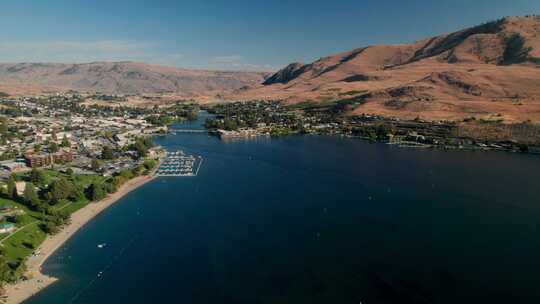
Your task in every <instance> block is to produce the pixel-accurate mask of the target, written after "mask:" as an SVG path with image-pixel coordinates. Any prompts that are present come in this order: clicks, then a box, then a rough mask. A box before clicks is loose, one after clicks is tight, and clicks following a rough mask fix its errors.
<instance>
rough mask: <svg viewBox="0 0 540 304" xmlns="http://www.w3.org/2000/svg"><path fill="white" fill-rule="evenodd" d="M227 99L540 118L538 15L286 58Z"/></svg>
mask: <svg viewBox="0 0 540 304" xmlns="http://www.w3.org/2000/svg"><path fill="white" fill-rule="evenodd" d="M229 97H230V98H231V99H240V100H250V99H278V100H284V101H285V102H287V103H299V102H309V103H332V102H340V101H341V102H342V103H344V104H347V105H349V107H348V110H349V113H355V114H360V113H366V114H368V113H369V114H381V115H386V116H394V117H400V118H406V119H414V118H416V117H420V118H422V119H427V120H459V119H464V118H470V117H476V118H483V119H497V120H502V121H505V122H516V121H524V120H532V121H537V122H538V121H540V17H538V16H528V17H510V18H505V19H501V20H497V21H493V22H489V23H485V24H482V25H479V26H476V27H472V28H468V29H464V30H461V31H459V32H455V33H451V34H445V35H440V36H437V37H433V38H429V39H425V40H422V41H418V42H415V43H412V44H406V45H375V46H368V47H364V48H359V49H356V50H353V51H350V52H346V53H341V54H337V55H333V56H329V57H325V58H322V59H319V60H317V61H315V62H313V63H310V64H302V63H293V64H291V65H289V66H287V67H286V68H284V69H282V70H280V71H278V72H277V73H276V74H274V75H273V76H271V77H269V78H268V79H266V81H265V82H264V84H263V85H262V86H259V87H257V88H252V89H248V90H245V89H244V90H237V91H236V92H234V94H232V95H230V96H229Z"/></svg>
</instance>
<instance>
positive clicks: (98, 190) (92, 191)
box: [87, 183, 107, 201]
mask: <svg viewBox="0 0 540 304" xmlns="http://www.w3.org/2000/svg"><path fill="white" fill-rule="evenodd" d="M106 194H107V193H106V192H105V190H104V189H103V186H102V185H100V184H98V183H92V184H91V185H90V186H89V187H88V189H87V197H88V199H89V200H92V201H99V200H102V199H103V198H104V197H105V195H106Z"/></svg>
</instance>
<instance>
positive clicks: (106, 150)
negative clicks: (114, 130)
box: [101, 146, 114, 160]
mask: <svg viewBox="0 0 540 304" xmlns="http://www.w3.org/2000/svg"><path fill="white" fill-rule="evenodd" d="M101 159H107V160H109V159H114V153H113V149H111V147H109V146H104V147H103V150H101Z"/></svg>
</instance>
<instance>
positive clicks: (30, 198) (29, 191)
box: [24, 183, 41, 209]
mask: <svg viewBox="0 0 540 304" xmlns="http://www.w3.org/2000/svg"><path fill="white" fill-rule="evenodd" d="M24 201H25V202H26V203H27V204H28V206H30V207H31V208H33V209H36V208H37V207H38V206H39V205H40V204H41V200H40V199H39V196H38V194H37V192H36V187H35V186H34V184H32V183H26V185H25V187H24Z"/></svg>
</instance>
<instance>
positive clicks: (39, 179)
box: [30, 168, 46, 186]
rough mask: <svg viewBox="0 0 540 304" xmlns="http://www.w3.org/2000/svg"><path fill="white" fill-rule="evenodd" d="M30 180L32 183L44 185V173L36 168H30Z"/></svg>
mask: <svg viewBox="0 0 540 304" xmlns="http://www.w3.org/2000/svg"><path fill="white" fill-rule="evenodd" d="M30 181H31V182H32V183H34V185H39V186H43V185H45V182H46V181H45V173H43V171H41V170H38V169H36V168H32V171H30Z"/></svg>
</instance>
